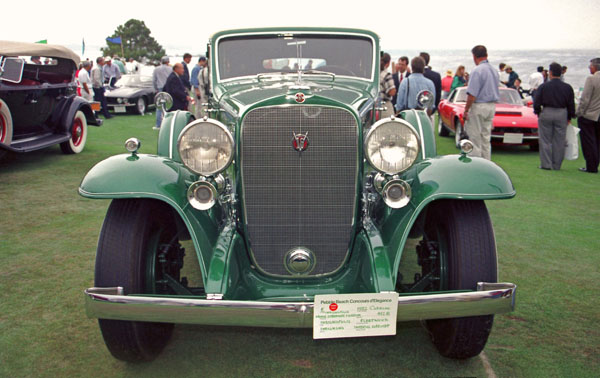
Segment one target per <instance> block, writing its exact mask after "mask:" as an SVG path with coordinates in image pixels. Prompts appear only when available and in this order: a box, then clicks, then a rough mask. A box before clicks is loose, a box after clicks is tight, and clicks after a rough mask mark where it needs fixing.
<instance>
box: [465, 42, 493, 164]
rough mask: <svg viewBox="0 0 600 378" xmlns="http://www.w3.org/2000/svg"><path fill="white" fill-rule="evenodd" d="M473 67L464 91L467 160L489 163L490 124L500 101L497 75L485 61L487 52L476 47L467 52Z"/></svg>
mask: <svg viewBox="0 0 600 378" xmlns="http://www.w3.org/2000/svg"><path fill="white" fill-rule="evenodd" d="M471 53H472V54H473V61H474V62H475V65H476V66H477V67H475V68H474V69H473V71H471V75H470V78H469V85H468V87H467V104H466V105H465V111H464V115H463V118H464V119H465V131H466V132H467V134H468V135H469V139H470V140H471V142H472V143H473V152H472V153H471V156H477V157H482V158H484V159H488V160H491V158H492V145H491V143H490V139H491V137H492V121H493V120H494V114H495V113H496V102H497V101H498V99H499V98H500V90H499V89H498V86H499V85H500V80H499V78H498V71H496V69H495V68H494V67H492V66H491V65H490V63H489V62H488V59H487V55H488V54H487V49H486V48H485V46H483V45H477V46H475V47H473V48H472V49H471Z"/></svg>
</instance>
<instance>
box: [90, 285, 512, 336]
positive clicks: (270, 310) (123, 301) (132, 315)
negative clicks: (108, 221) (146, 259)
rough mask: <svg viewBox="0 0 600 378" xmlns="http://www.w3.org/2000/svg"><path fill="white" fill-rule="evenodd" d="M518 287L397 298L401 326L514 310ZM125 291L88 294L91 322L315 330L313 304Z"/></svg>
mask: <svg viewBox="0 0 600 378" xmlns="http://www.w3.org/2000/svg"><path fill="white" fill-rule="evenodd" d="M516 289H517V286H516V285H515V284H512V283H486V282H479V283H478V284H477V291H471V292H461V293H443V294H431V295H409V296H407V295H403V296H400V297H399V298H398V315H397V321H411V320H424V319H442V318H447V317H450V316H451V317H463V316H478V315H489V314H499V313H504V312H511V311H513V310H514V308H515V294H516ZM122 290H123V289H122V288H120V287H112V288H97V287H92V288H89V289H87V290H85V292H84V294H85V307H86V313H87V315H88V317H90V318H101V319H116V320H135V321H151V322H168V323H186V324H207V325H227V326H251V327H286V328H288V327H289V328H311V327H312V325H313V308H314V304H313V302H268V301H232V300H215V299H212V300H211V299H191V298H177V297H147V296H135V295H122Z"/></svg>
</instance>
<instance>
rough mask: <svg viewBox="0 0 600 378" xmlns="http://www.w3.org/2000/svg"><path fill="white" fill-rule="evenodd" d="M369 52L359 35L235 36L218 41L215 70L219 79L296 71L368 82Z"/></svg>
mask: <svg viewBox="0 0 600 378" xmlns="http://www.w3.org/2000/svg"><path fill="white" fill-rule="evenodd" d="M373 52H374V47H373V42H372V40H371V39H370V38H368V37H363V36H352V35H312V34H308V35H302V34H295V35H293V36H291V35H288V34H285V35H283V34H281V35H264V36H263V35H259V36H256V35H253V36H236V37H229V38H223V39H221V40H220V41H219V44H218V55H217V59H218V62H217V68H218V72H219V78H220V79H221V80H226V79H231V78H234V77H241V76H254V75H258V74H269V73H280V72H283V73H287V72H289V73H293V72H296V71H298V69H301V70H303V71H305V72H306V71H310V70H318V71H324V72H330V73H334V74H336V75H343V76H354V77H360V78H365V79H371V77H372V74H373V72H372V71H373Z"/></svg>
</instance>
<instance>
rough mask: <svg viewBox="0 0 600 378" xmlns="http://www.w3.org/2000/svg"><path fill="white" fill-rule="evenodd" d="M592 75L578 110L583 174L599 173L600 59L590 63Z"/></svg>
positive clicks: (587, 80) (589, 77) (581, 169)
mask: <svg viewBox="0 0 600 378" xmlns="http://www.w3.org/2000/svg"><path fill="white" fill-rule="evenodd" d="M589 67H590V73H591V74H592V76H588V77H587V79H585V85H584V87H583V93H582V94H581V100H580V101H579V107H578V108H577V116H578V117H579V118H577V124H578V125H579V127H580V128H581V133H580V134H579V135H580V137H581V149H582V150H583V157H584V158H585V167H584V168H579V170H580V171H581V172H587V173H598V165H599V164H600V58H595V59H592V60H591V61H590V66H589Z"/></svg>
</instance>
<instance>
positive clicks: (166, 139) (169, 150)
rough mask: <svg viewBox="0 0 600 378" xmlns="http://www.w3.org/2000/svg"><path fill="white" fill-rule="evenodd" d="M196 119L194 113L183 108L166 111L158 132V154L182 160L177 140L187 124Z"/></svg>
mask: <svg viewBox="0 0 600 378" xmlns="http://www.w3.org/2000/svg"><path fill="white" fill-rule="evenodd" d="M194 119H195V118H194V116H193V115H192V113H190V112H187V111H183V110H175V111H172V112H168V113H166V114H165V117H164V118H163V120H162V124H161V126H160V132H159V134H158V155H160V156H166V157H168V158H169V159H171V160H174V161H178V162H181V157H180V156H179V150H178V149H177V140H178V138H179V134H181V132H182V131H183V129H184V128H185V127H186V126H187V124H188V123H190V122H191V121H193V120H194Z"/></svg>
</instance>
